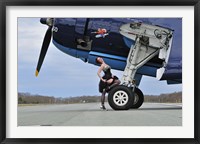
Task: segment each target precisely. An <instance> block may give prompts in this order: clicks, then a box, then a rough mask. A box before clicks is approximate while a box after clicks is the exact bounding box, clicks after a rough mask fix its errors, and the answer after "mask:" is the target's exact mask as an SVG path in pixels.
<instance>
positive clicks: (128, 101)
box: [108, 85, 134, 110]
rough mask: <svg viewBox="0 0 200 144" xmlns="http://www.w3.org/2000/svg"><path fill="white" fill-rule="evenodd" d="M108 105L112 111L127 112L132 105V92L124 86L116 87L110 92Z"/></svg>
mask: <svg viewBox="0 0 200 144" xmlns="http://www.w3.org/2000/svg"><path fill="white" fill-rule="evenodd" d="M108 103H109V105H110V106H111V107H112V108H113V109H114V110H128V109H130V107H131V106H132V105H133V103H134V96H133V92H132V90H131V89H130V88H128V87H126V86H124V85H118V86H116V87H114V88H113V89H111V90H110V92H109V94H108Z"/></svg>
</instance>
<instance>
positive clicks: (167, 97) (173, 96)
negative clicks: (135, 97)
mask: <svg viewBox="0 0 200 144" xmlns="http://www.w3.org/2000/svg"><path fill="white" fill-rule="evenodd" d="M144 102H155V103H182V92H174V93H170V94H160V95H159V96H154V95H146V96H145V97H144Z"/></svg>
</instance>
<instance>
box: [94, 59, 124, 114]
mask: <svg viewBox="0 0 200 144" xmlns="http://www.w3.org/2000/svg"><path fill="white" fill-rule="evenodd" d="M96 63H98V64H100V68H99V70H98V72H97V75H98V76H99V78H100V82H99V92H101V93H102V95H101V106H100V108H101V109H104V110H105V109H106V108H105V106H104V102H105V94H106V92H108V91H109V90H110V89H111V88H113V87H114V86H116V85H119V84H120V80H118V77H116V76H113V75H112V73H111V68H110V66H109V65H107V64H106V63H105V62H104V60H103V59H102V58H101V57H97V58H96ZM102 71H103V72H104V76H103V77H102V76H101V72H102Z"/></svg>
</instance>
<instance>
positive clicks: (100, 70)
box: [97, 64, 106, 82]
mask: <svg viewBox="0 0 200 144" xmlns="http://www.w3.org/2000/svg"><path fill="white" fill-rule="evenodd" d="M103 67H104V65H103V64H102V65H101V66H100V68H99V70H98V72H97V75H98V77H99V78H100V80H102V81H104V82H105V81H106V80H104V79H103V78H102V77H101V72H102V70H103Z"/></svg>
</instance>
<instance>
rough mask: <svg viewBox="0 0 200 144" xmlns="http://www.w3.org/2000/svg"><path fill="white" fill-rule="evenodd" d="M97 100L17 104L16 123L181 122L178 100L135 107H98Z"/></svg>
mask: <svg viewBox="0 0 200 144" xmlns="http://www.w3.org/2000/svg"><path fill="white" fill-rule="evenodd" d="M99 106H100V104H99V103H84V104H66V105H64V104H63V105H35V106H19V107H18V126H182V104H164V103H144V104H143V105H142V106H141V107H140V108H139V109H130V110H128V111H114V110H113V109H112V108H111V107H110V106H109V105H108V104H107V103H106V107H107V109H108V111H103V110H100V108H99Z"/></svg>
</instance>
